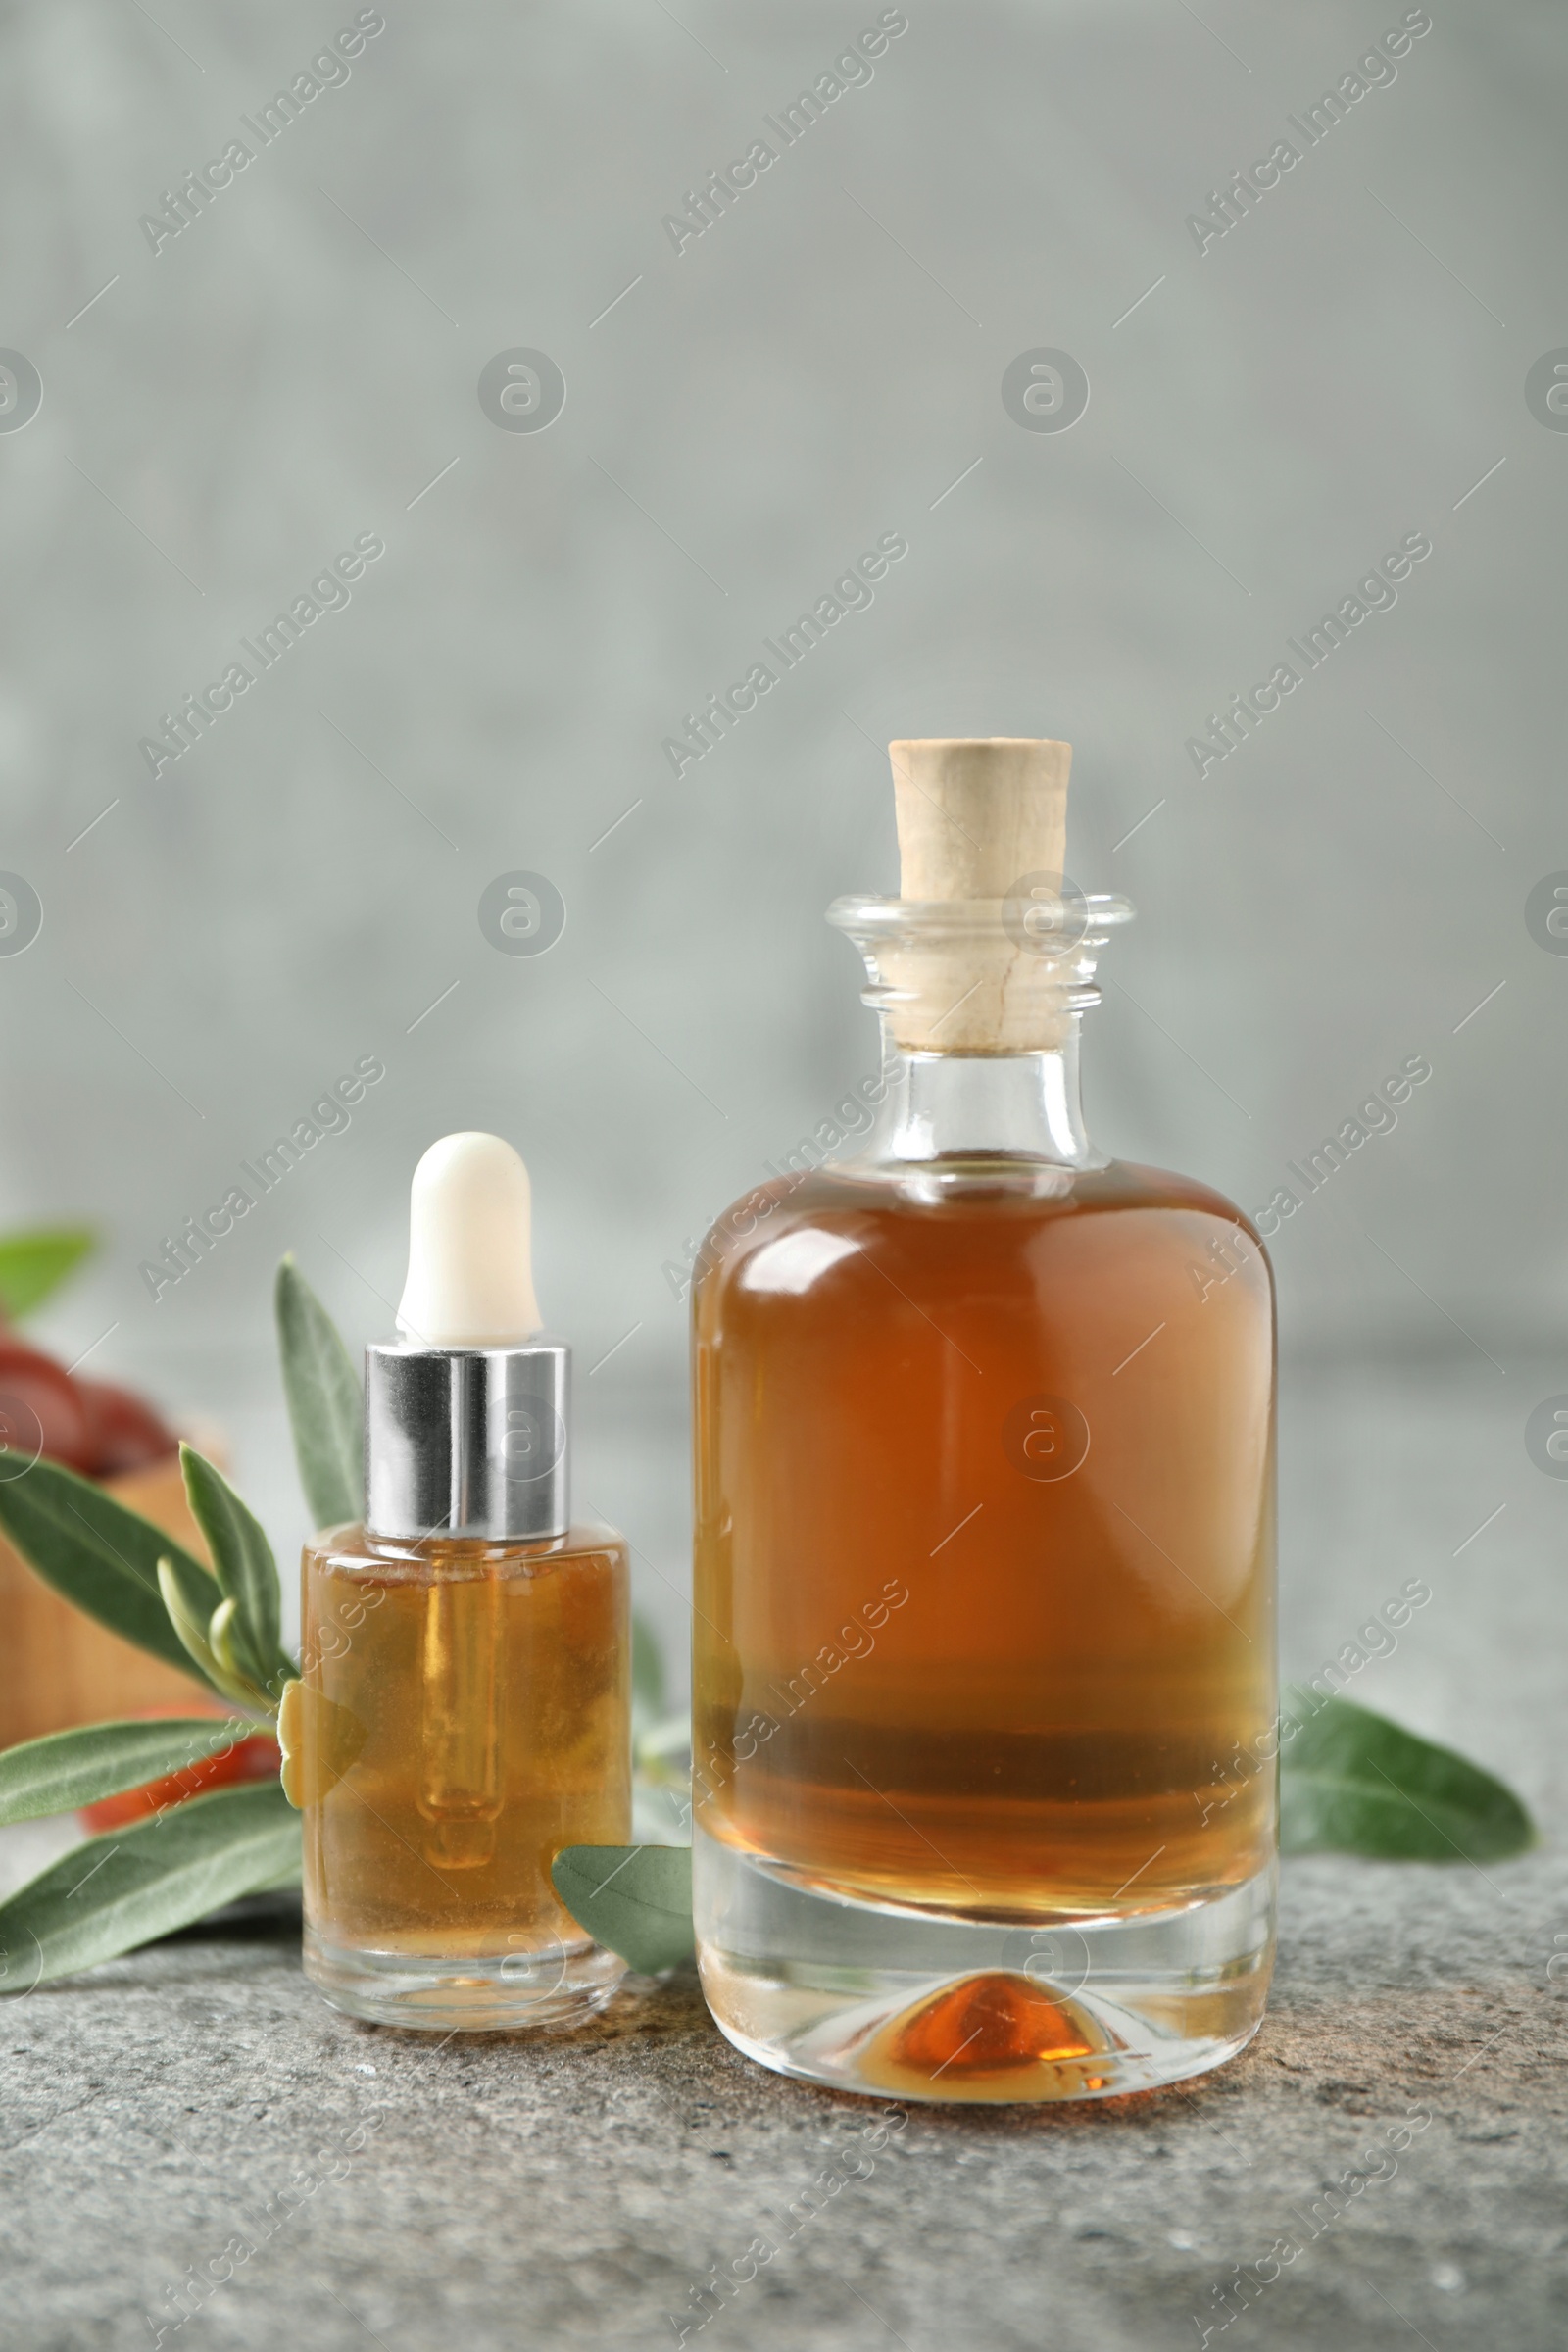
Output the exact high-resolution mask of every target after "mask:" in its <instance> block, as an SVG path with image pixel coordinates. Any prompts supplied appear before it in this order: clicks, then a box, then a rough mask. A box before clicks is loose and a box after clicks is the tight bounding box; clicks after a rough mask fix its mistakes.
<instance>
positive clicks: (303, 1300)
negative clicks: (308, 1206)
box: [273, 1256, 365, 1527]
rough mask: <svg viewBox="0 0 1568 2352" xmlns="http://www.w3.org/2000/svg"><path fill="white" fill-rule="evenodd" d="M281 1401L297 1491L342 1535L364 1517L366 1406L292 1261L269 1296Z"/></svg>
mask: <svg viewBox="0 0 1568 2352" xmlns="http://www.w3.org/2000/svg"><path fill="white" fill-rule="evenodd" d="M273 1304H274V1306H275V1309H276V1314H277V1345H278V1352H279V1354H280V1356H281V1358H282V1364H283V1395H284V1397H286V1399H287V1401H288V1418H289V1427H290V1428H291V1429H292V1431H293V1433H294V1458H295V1460H296V1461H297V1463H298V1464H299V1473H300V1485H301V1486H302V1487H303V1488H304V1490H305V1499H306V1501H307V1503H308V1504H309V1505H310V1509H311V1514H312V1517H313V1518H314V1519H315V1522H316V1524H317V1526H318V1527H339V1526H341V1525H342V1524H343V1522H344V1521H345V1520H350V1519H359V1518H360V1517H361V1516H362V1515H363V1513H364V1509H365V1399H364V1397H362V1395H361V1393H360V1383H359V1376H358V1374H357V1373H356V1372H355V1369H354V1364H353V1360H352V1358H351V1357H350V1355H349V1351H348V1349H347V1348H345V1347H344V1345H343V1342H342V1340H341V1338H340V1337H339V1335H338V1329H337V1325H336V1324H335V1323H334V1322H333V1320H332V1318H331V1316H330V1315H329V1314H328V1313H327V1311H326V1309H325V1307H324V1306H323V1305H322V1304H321V1302H320V1300H319V1299H318V1298H317V1296H316V1293H315V1292H314V1291H313V1290H312V1289H311V1286H310V1284H309V1283H308V1282H307V1281H306V1279H305V1277H304V1275H303V1274H302V1273H301V1272H300V1270H299V1268H298V1266H297V1265H296V1264H295V1263H294V1259H293V1257H292V1256H288V1257H285V1258H284V1259H283V1262H282V1264H281V1265H280V1266H279V1267H278V1269H277V1286H276V1289H275V1291H274V1293H273Z"/></svg>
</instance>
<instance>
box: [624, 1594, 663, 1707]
mask: <svg viewBox="0 0 1568 2352" xmlns="http://www.w3.org/2000/svg"><path fill="white" fill-rule="evenodd" d="M631 1694H632V1697H633V1699H634V1700H635V1701H636V1702H637V1704H638V1706H639V1707H640V1708H642V1709H643V1710H645V1711H646V1712H647V1713H648V1714H650V1715H658V1714H660V1713H662V1709H663V1704H664V1659H663V1653H662V1650H661V1649H660V1646H659V1636H658V1635H657V1634H656V1633H655V1632H654V1629H653V1627H652V1626H651V1625H650V1624H649V1622H648V1620H647V1618H646V1617H639V1616H637V1615H636V1614H635V1612H634V1613H633V1616H632V1621H631Z"/></svg>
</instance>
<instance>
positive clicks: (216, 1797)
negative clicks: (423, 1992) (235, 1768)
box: [0, 1781, 300, 1994]
mask: <svg viewBox="0 0 1568 2352" xmlns="http://www.w3.org/2000/svg"><path fill="white" fill-rule="evenodd" d="M299 1855H300V1822H299V1816H298V1814H296V1813H293V1812H291V1811H290V1809H289V1805H288V1800H287V1798H286V1797H285V1796H284V1794H283V1791H282V1789H280V1788H279V1787H278V1785H277V1783H276V1781H255V1782H251V1783H250V1784H248V1785H247V1786H246V1787H244V1788H240V1789H215V1790H214V1791H213V1793H212V1795H211V1796H193V1797H190V1798H189V1799H187V1800H186V1802H184V1803H183V1804H178V1805H173V1806H171V1808H170V1810H169V1811H168V1812H167V1813H163V1814H159V1815H157V1816H155V1817H154V1818H153V1819H152V1820H149V1821H144V1822H138V1823H137V1824H136V1826H135V1827H134V1828H133V1829H128V1830H111V1831H109V1832H107V1833H106V1835H105V1836H103V1837H102V1838H88V1839H87V1840H86V1842H85V1843H84V1844H82V1845H75V1846H73V1847H72V1849H71V1851H70V1852H69V1853H68V1854H64V1855H62V1857H61V1858H60V1860H59V1861H58V1862H56V1863H54V1864H52V1865H51V1867H50V1868H49V1869H48V1870H46V1871H44V1872H42V1873H41V1875H40V1876H39V1877H38V1878H36V1879H33V1880H31V1881H30V1882H29V1883H28V1885H27V1886H25V1887H21V1888H20V1889H19V1890H18V1892H17V1893H15V1894H14V1895H12V1897H11V1898H10V1900H9V1901H8V1902H5V1903H0V1992H8V1993H13V1994H17V1993H26V1992H30V1991H31V1990H32V1989H33V1987H34V1985H43V1984H47V1983H48V1982H49V1980H50V1979H51V1978H53V1977H64V1976H69V1975H70V1974H71V1972H72V1971H73V1969H78V1968H91V1967H92V1966H93V1965H94V1964H95V1963H96V1962H98V1961H100V1960H113V1959H115V1958H117V1957H118V1955H119V1954H120V1953H122V1952H126V1951H130V1950H133V1949H134V1947H135V1946H136V1945H137V1944H140V1943H148V1942H150V1941H151V1940H152V1938H153V1937H154V1936H168V1935H170V1934H171V1933H172V1931H173V1930H174V1929H175V1928H185V1927H189V1926H190V1924H191V1922H192V1921H193V1920H198V1919H203V1918H205V1917H206V1915H207V1913H208V1912H209V1911H216V1910H218V1909H219V1908H220V1907H221V1905H222V1904H224V1903H231V1902H233V1901H234V1900H235V1899H236V1897H238V1896H239V1895H242V1894H254V1893H257V1892H258V1891H260V1889H261V1888H263V1887H275V1886H276V1885H278V1883H279V1882H280V1881H282V1880H284V1879H286V1878H289V1877H291V1876H292V1874H293V1873H294V1872H295V1871H297V1869H298V1868H299Z"/></svg>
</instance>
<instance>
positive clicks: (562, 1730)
mask: <svg viewBox="0 0 1568 2352" xmlns="http://www.w3.org/2000/svg"><path fill="white" fill-rule="evenodd" d="M398 1329H399V1332H400V1334H401V1337H400V1338H399V1339H398V1340H397V1341H395V1342H391V1343H387V1344H384V1345H375V1346H372V1347H370V1348H367V1350H366V1444H365V1455H366V1496H367V1507H366V1521H365V1525H364V1526H363V1527H359V1526H349V1527H340V1528H334V1529H331V1530H328V1531H327V1532H325V1533H323V1534H321V1535H319V1536H317V1537H316V1538H315V1539H314V1540H313V1541H312V1543H310V1544H307V1546H306V1548H305V1555H304V1562H303V1596H304V1597H303V1643H302V1649H303V1654H302V1659H301V1672H302V1682H301V1687H300V1691H299V1696H298V1698H297V1700H295V1701H294V1702H293V1705H292V1707H291V1721H290V1722H289V1724H288V1725H286V1726H285V1730H286V1732H287V1733H288V1735H289V1737H288V1739H287V1740H286V1745H287V1748H288V1750H289V1754H288V1760H287V1762H286V1765H285V1782H286V1785H289V1786H290V1792H291V1793H292V1794H293V1795H294V1796H295V1799H296V1801H297V1802H298V1803H299V1804H300V1805H301V1806H302V1808H303V1810H304V1814H305V1969H306V1973H307V1975H309V1976H310V1977H311V1978H312V1979H313V1980H314V1981H315V1983H316V1984H317V1985H319V1988H320V1990H321V1991H322V1992H323V1993H324V1994H325V1996H326V1998H327V1999H328V2000H329V2001H330V2002H331V2003H332V2004H333V2006H334V2007H335V2008H339V2009H345V2010H348V2011H349V2012H351V2013H352V2014H353V2015H355V2016H357V2017H366V2018H371V2019H374V2020H376V2021H378V2022H380V2023H382V2024H388V2025H400V2026H408V2027H414V2028H423V2029H427V2030H430V2031H436V2030H439V2031H441V2032H443V2033H446V2032H451V2031H452V2030H453V2029H455V2028H461V2029H463V2030H465V2031H468V2032H473V2031H479V2032H484V2031H497V2030H502V2029H509V2028H512V2029H515V2028H517V2027H525V2026H539V2025H551V2026H558V2027H559V2026H570V2025H572V2024H575V2023H578V2022H580V2021H581V2019H582V2018H583V2017H584V2016H585V2015H587V2014H588V2013H589V2012H590V2011H592V2010H594V2009H597V2008H599V2007H601V2006H602V2005H603V2004H604V2002H605V2001H606V2000H607V1999H608V1998H609V1996H610V1994H611V1993H612V1992H613V1989H614V1987H615V1985H616V1984H617V1983H618V1982H619V1979H620V1977H621V1975H622V1974H623V1966H622V1963H621V1962H620V1961H619V1960H617V1959H616V1958H615V1957H614V1955H613V1953H610V1952H606V1951H603V1950H601V1949H600V1948H599V1947H598V1946H597V1945H596V1944H594V1943H592V1942H590V1940H589V1939H588V1938H587V1937H586V1936H584V1935H583V1933H582V1931H581V1929H580V1928H579V1927H578V1926H577V1925H576V1923H575V1922H574V1921H573V1920H572V1919H571V1917H570V1916H569V1914H568V1913H567V1912H566V1911H564V1909H563V1907H562V1905H561V1904H560V1902H559V1901H558V1899H557V1897H556V1893H555V1889H554V1887H553V1886H552V1883H551V1878H550V1865H551V1862H552V1859H553V1858H554V1856H555V1855H556V1853H558V1852H559V1851H560V1849H561V1848H562V1847H563V1846H566V1845H607V1844H617V1843H621V1842H623V1841H624V1840H625V1839H626V1838H629V1836H630V1819H631V1790H630V1621H629V1602H628V1577H627V1560H626V1546H625V1544H624V1543H623V1541H622V1539H621V1538H620V1537H619V1536H618V1535H616V1534H615V1533H614V1531H613V1529H611V1528H606V1527H595V1526H591V1527H573V1526H572V1525H571V1524H570V1517H569V1497H568V1473H569V1435H568V1422H569V1413H570V1404H569V1380H570V1351H569V1349H568V1348H566V1346H565V1344H564V1342H563V1341H561V1340H557V1339H552V1338H550V1337H548V1336H547V1335H546V1334H545V1333H544V1332H543V1331H542V1330H541V1328H540V1318H539V1309H538V1305H537V1303H536V1300H535V1298H534V1289H533V1276H532V1268H531V1251H530V1199H529V1185H528V1172H527V1169H526V1168H525V1167H524V1166H523V1163H522V1161H521V1159H520V1158H519V1157H518V1156H517V1153H516V1152H515V1151H514V1150H513V1149H512V1146H511V1145H510V1144H507V1143H505V1142H503V1141H502V1139H501V1138H500V1137H499V1136H493V1135H477V1134H465V1135H450V1136H447V1137H446V1138H445V1139H444V1140H443V1141H442V1142H440V1143H438V1144H434V1145H432V1146H431V1148H430V1150H429V1151H428V1152H426V1153H425V1155H424V1157H423V1158H422V1159H421V1160H420V1162H419V1165H418V1167H417V1170H416V1171H415V1177H414V1189H413V1197H412V1201H411V1213H410V1239H409V1273H408V1281H407V1284H406V1286H405V1289H404V1293H403V1299H402V1303H401V1305H400V1307H399V1310H398Z"/></svg>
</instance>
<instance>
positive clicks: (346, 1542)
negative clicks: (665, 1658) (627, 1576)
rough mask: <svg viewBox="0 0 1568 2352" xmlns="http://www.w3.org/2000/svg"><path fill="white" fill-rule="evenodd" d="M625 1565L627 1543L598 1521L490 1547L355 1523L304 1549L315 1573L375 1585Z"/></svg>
mask: <svg viewBox="0 0 1568 2352" xmlns="http://www.w3.org/2000/svg"><path fill="white" fill-rule="evenodd" d="M605 1559H609V1560H611V1561H613V1562H616V1563H618V1564H619V1565H620V1566H621V1567H624V1566H625V1564H626V1540H625V1538H624V1537H623V1536H621V1535H620V1534H618V1533H617V1531H616V1530H615V1529H614V1528H613V1527H607V1526H604V1525H602V1524H601V1523H600V1522H598V1521H596V1520H587V1521H584V1522H583V1523H582V1524H581V1525H574V1526H572V1527H569V1528H568V1529H567V1530H566V1532H565V1534H564V1536H553V1537H549V1538H546V1539H543V1540H540V1541H537V1542H533V1543H525V1544H523V1543H518V1544H490V1543H483V1542H478V1541H475V1540H473V1539H471V1538H462V1539H454V1538H452V1537H441V1536H425V1537H421V1538H406V1537H393V1536H374V1535H370V1534H368V1532H367V1530H366V1529H365V1528H364V1527H363V1526H362V1525H360V1524H359V1523H358V1522H354V1521H351V1522H349V1523H348V1524H346V1525H344V1526H342V1527H328V1528H322V1529H321V1530H320V1531H319V1533H318V1534H316V1535H314V1536H313V1537H312V1538H311V1539H310V1542H309V1543H308V1544H306V1546H305V1565H306V1567H307V1569H314V1570H315V1571H316V1572H317V1573H326V1574H330V1575H333V1576H340V1577H349V1578H355V1577H358V1578H363V1579H365V1580H366V1581H367V1582H370V1583H376V1584H385V1583H390V1584H409V1585H422V1584H444V1583H462V1582H464V1581H465V1580H466V1579H467V1578H473V1577H484V1576H494V1575H497V1574H501V1575H503V1576H511V1577H520V1576H538V1575H543V1574H546V1573H548V1572H549V1571H551V1570H552V1569H560V1568H563V1567H565V1566H568V1565H570V1564H572V1563H575V1562H577V1561H585V1560H605Z"/></svg>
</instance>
